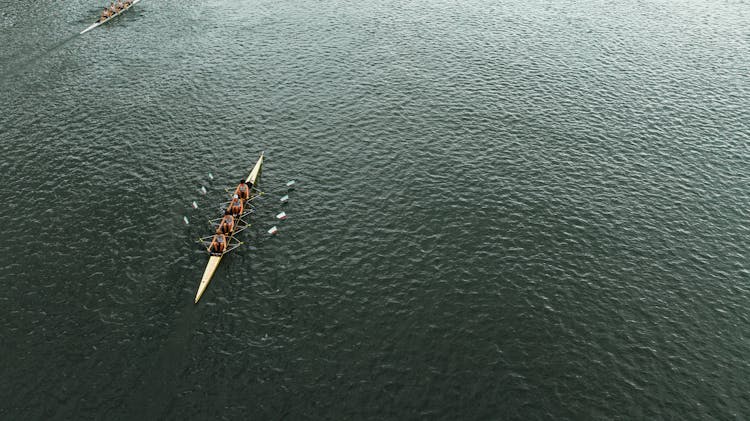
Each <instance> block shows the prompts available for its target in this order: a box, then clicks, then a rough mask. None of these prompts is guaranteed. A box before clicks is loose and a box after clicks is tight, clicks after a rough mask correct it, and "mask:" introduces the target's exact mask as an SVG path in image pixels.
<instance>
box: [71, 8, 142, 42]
mask: <svg viewBox="0 0 750 421" xmlns="http://www.w3.org/2000/svg"><path fill="white" fill-rule="evenodd" d="M139 1H141V0H133V2H132V3H130V6H128V7H126V8H124V9H122V10H120V11H119V12H117V13H115V14H114V15H112V16H110V17H108V18H107V19H104V20H103V21H96V23H95V24H93V25H91V26H89V27H88V28H86V29H84V30H83V31H81V34H85V33H86V32H88V31H90V30H92V29H94V28H96V27H98V26H101V25H104V24H105V23H107V22H109V21H111V20H112V19H114V18H116V17H118V16H120V15H121V14H123V13H125V11H127V10H130V8H131V7H133V6H135V4H136V3H138V2H139Z"/></svg>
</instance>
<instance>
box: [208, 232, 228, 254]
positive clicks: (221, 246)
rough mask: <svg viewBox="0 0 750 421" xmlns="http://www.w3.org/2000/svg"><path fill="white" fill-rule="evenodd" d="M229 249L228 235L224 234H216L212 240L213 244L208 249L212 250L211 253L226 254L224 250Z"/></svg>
mask: <svg viewBox="0 0 750 421" xmlns="http://www.w3.org/2000/svg"><path fill="white" fill-rule="evenodd" d="M226 249H227V236H226V235H224V234H221V233H219V234H216V235H214V238H213V239H212V240H211V245H210V246H208V251H209V252H211V254H218V255H221V254H224V252H225V251H226Z"/></svg>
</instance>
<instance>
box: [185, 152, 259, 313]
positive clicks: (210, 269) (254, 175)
mask: <svg viewBox="0 0 750 421" xmlns="http://www.w3.org/2000/svg"><path fill="white" fill-rule="evenodd" d="M262 167H263V152H261V153H260V157H259V158H258V162H256V163H255V166H254V167H253V170H252V171H250V175H249V176H248V177H247V180H246V181H247V182H248V183H251V185H252V186H253V188H252V189H251V190H250V197H248V199H247V200H246V201H245V203H247V202H249V201H250V200H252V199H253V197H254V196H255V194H256V192H257V189H256V186H257V183H256V182H257V181H258V177H259V176H260V172H261V169H262ZM248 207H249V206H248ZM248 213H249V211H248ZM246 226H247V225H246V224H245V226H244V227H239V226H238V228H239V229H235V231H234V232H233V233H232V235H231V236H230V237H229V241H228V242H227V243H228V244H227V248H226V250H225V251H224V252H223V253H222V254H221V255H220V256H214V255H211V257H209V258H208V264H207V265H206V269H205V270H204V271H203V278H201V283H200V285H199V286H198V292H197V293H196V294H195V303H196V304H197V303H198V300H200V299H201V296H202V295H203V292H204V291H205V290H206V287H208V283H209V282H211V278H212V277H213V276H214V272H216V268H217V267H219V263H220V262H221V258H222V257H224V255H225V254H227V253H229V252H230V251H232V250H234V249H235V248H237V247H238V246H239V244H241V243H239V242H237V241H236V239H235V238H234V236H235V235H236V234H237V233H239V232H240V231H242V230H244V228H245V227H246ZM232 240H235V243H234V244H232ZM232 246H233V247H232Z"/></svg>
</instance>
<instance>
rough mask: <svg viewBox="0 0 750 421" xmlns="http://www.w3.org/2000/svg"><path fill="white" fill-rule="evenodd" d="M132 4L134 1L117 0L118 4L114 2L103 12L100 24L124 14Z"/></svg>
mask: <svg viewBox="0 0 750 421" xmlns="http://www.w3.org/2000/svg"><path fill="white" fill-rule="evenodd" d="M131 4H133V0H124V1H123V0H117V2H116V3H115V2H113V3H112V4H110V5H109V7H105V8H104V10H102V17H101V18H99V22H104V21H105V20H107V19H109V18H111V17H112V16H114V15H116V14H118V13H120V12H122V11H123V10H125V9H127V8H128V7H130V5H131Z"/></svg>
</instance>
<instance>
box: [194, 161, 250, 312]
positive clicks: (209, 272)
mask: <svg viewBox="0 0 750 421" xmlns="http://www.w3.org/2000/svg"><path fill="white" fill-rule="evenodd" d="M262 167H263V152H261V153H260V157H259V158H258V162H256V163H255V166H254V167H253V169H252V171H250V175H249V176H248V177H247V179H246V180H245V183H247V186H249V187H248V189H247V191H246V193H245V195H244V197H242V196H240V195H237V194H235V195H234V197H233V198H232V200H231V201H230V202H229V205H228V206H227V211H226V213H225V216H224V218H226V217H227V216H230V215H232V216H233V219H234V223H233V224H232V227H231V228H228V229H223V228H224V218H221V219H220V220H219V221H220V222H219V223H218V224H217V230H216V234H214V235H213V236H212V237H204V238H201V242H202V243H203V244H204V245H205V244H206V243H208V247H206V251H208V253H209V255H210V256H211V257H209V258H208V264H207V265H206V269H205V271H203V278H201V283H200V285H199V286H198V292H196V294H195V303H196V304H197V303H198V300H200V299H201V296H202V295H203V292H204V291H205V290H206V287H208V283H209V282H211V278H212V277H213V276H214V272H216V268H217V267H219V263H220V262H221V258H222V257H224V255H225V254H227V253H229V252H230V251H232V250H234V249H236V248H237V247H239V246H240V245H242V243H241V242H240V241H239V240H237V239H236V238H235V235H237V233H239V232H241V231H243V230H244V229H245V228H247V227H248V226H249V224H248V223H247V222H245V221H243V220H242V218H243V217H245V216H248V215H249V214H250V213H251V212H252V210H251V209H250V201H251V200H253V198H255V197H256V196H257V195H259V194H260V192H259V190H258V189H257V186H258V178H259V177H260V172H261V169H262ZM239 188H240V187H239V186H238V190H237V191H235V193H238V192H239ZM240 193H241V192H240ZM245 208H247V209H245ZM235 215H236V218H235V217H234V216H235Z"/></svg>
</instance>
